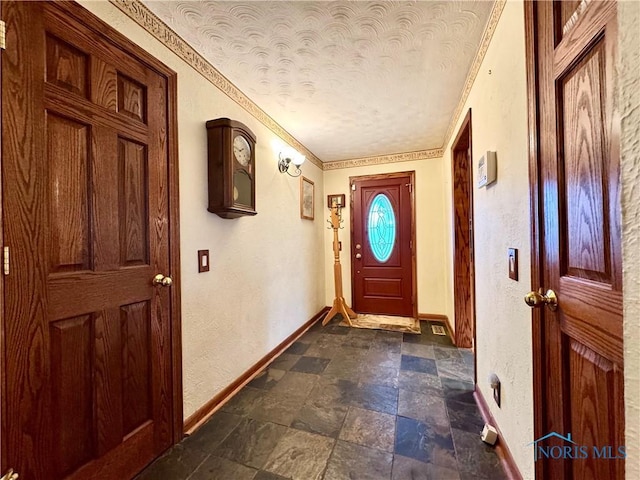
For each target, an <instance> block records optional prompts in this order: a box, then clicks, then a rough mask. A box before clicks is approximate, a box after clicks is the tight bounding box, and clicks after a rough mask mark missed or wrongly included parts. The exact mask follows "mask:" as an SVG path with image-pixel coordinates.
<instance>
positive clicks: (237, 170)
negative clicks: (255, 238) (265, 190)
mask: <svg viewBox="0 0 640 480" xmlns="http://www.w3.org/2000/svg"><path fill="white" fill-rule="evenodd" d="M207 141H208V147H209V207H208V210H209V211H210V212H213V213H215V214H217V215H219V216H221V217H222V218H237V217H241V216H244V215H255V214H256V213H257V212H256V172H255V164H256V153H255V147H256V136H255V135H254V134H253V132H251V130H249V128H248V127H247V126H246V125H244V124H242V123H240V122H237V121H235V120H230V119H228V118H217V119H215V120H209V121H208V122H207Z"/></svg>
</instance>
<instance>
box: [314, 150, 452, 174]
mask: <svg viewBox="0 0 640 480" xmlns="http://www.w3.org/2000/svg"><path fill="white" fill-rule="evenodd" d="M442 156H443V150H442V149H441V148H436V149H433V150H418V151H417V152H405V153H393V154H391V155H377V156H375V157H363V158H353V159H350V160H337V161H334V162H324V170H338V169H341V168H353V167H366V166H369V165H382V164H385V163H399V162H410V161H412V160H428V159H430V158H440V157H442Z"/></svg>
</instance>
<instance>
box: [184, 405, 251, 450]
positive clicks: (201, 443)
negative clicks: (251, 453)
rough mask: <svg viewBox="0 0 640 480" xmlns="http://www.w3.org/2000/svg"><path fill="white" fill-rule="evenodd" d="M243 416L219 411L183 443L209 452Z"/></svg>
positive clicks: (188, 446) (187, 446)
mask: <svg viewBox="0 0 640 480" xmlns="http://www.w3.org/2000/svg"><path fill="white" fill-rule="evenodd" d="M242 418H243V417H241V416H240V415H234V414H232V413H227V412H223V411H219V412H217V413H216V414H215V415H213V417H211V418H210V419H209V420H208V421H207V422H206V423H205V424H203V425H202V426H201V427H200V428H198V429H197V430H196V431H195V432H193V433H192V434H191V435H189V436H188V437H187V438H185V439H184V440H183V441H182V443H181V444H182V445H183V446H185V447H186V448H191V449H198V450H201V451H203V452H205V453H207V454H209V453H211V452H213V451H214V450H215V449H216V447H217V446H218V445H220V443H222V441H223V440H224V439H225V438H226V437H227V435H229V433H231V431H233V429H234V428H236V427H237V426H238V424H239V423H240V422H241V421H242Z"/></svg>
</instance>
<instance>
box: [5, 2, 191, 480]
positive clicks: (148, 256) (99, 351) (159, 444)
mask: <svg viewBox="0 0 640 480" xmlns="http://www.w3.org/2000/svg"><path fill="white" fill-rule="evenodd" d="M1 7H2V18H3V20H5V21H6V23H7V27H8V28H7V32H8V34H7V50H6V51H4V52H3V53H2V60H1V62H2V64H1V65H2V73H3V77H2V79H3V82H2V105H1V106H2V113H3V133H2V176H3V179H2V180H3V182H2V206H1V210H0V213H2V215H3V217H2V221H3V223H2V225H3V229H2V230H3V237H4V245H6V246H8V247H9V248H10V249H11V256H10V258H11V271H10V274H9V275H8V276H4V278H3V281H2V299H0V302H2V303H0V305H1V307H2V311H3V322H2V352H3V355H2V375H3V376H2V399H3V401H2V414H3V422H2V428H3V429H2V446H3V447H2V470H3V471H4V470H6V469H7V468H9V467H12V468H15V469H17V470H18V473H20V475H21V477H25V478H34V479H37V478H54V477H62V476H65V477H69V478H87V477H92V476H93V477H95V475H100V476H101V478H112V477H117V478H121V477H122V476H127V475H128V473H127V472H129V470H128V467H127V465H133V464H136V462H137V463H138V464H139V462H140V459H141V458H149V460H150V459H152V458H153V457H154V456H156V455H157V454H158V453H159V452H161V451H162V450H163V449H165V448H167V447H168V446H169V445H170V444H171V443H173V442H175V441H176V440H177V439H179V438H181V437H182V381H181V353H180V291H179V285H180V279H179V229H178V226H179V223H178V222H179V220H178V218H179V216H178V213H179V212H178V192H177V187H178V184H177V178H178V177H177V175H178V172H177V144H176V139H177V136H176V115H177V111H176V75H175V73H174V72H172V71H171V70H169V69H168V68H167V67H165V66H164V65H163V64H161V63H160V62H158V61H157V60H155V59H154V58H153V57H151V56H150V55H149V54H147V53H146V52H144V51H143V50H142V49H141V48H139V47H137V46H136V45H134V44H133V43H131V42H130V41H129V40H127V39H126V38H125V37H124V36H122V35H121V34H119V33H118V32H116V31H114V30H113V29H112V28H110V27H109V26H108V25H106V24H104V23H103V22H102V21H100V20H98V19H97V18H96V17H94V16H93V15H91V14H90V13H88V12H87V11H86V10H85V9H83V8H82V7H80V6H79V5H77V4H74V3H70V2H69V3H68V2H56V3H54V2H47V3H46V4H38V3H35V2H34V3H31V2H7V1H3V2H2V4H1ZM45 32H46V33H45ZM147 158H152V159H159V160H160V161H150V162H148V163H147V162H146V160H145V159H147ZM45 159H46V161H44V160H45ZM113 165H119V166H118V167H117V168H112V166H113ZM156 270H162V271H163V273H165V274H171V275H172V277H173V281H174V283H173V287H172V290H171V291H166V290H165V291H158V290H157V289H153V287H151V284H150V281H149V280H150V278H152V277H153V274H154V273H156ZM5 295H6V296H5ZM114 302H115V303H114ZM25 322H26V323H25ZM116 325H118V327H117V328H116ZM145 350H149V351H154V352H156V353H158V354H159V355H161V356H162V359H163V360H162V362H163V363H162V364H160V365H153V364H152V360H153V359H151V358H146V357H145V355H146V354H145V355H143V356H140V353H141V352H144V351H145ZM116 352H121V354H120V353H118V354H116ZM25 366H28V368H26V369H25ZM160 368H162V370H160ZM147 376H148V377H149V378H150V379H151V383H152V384H154V385H162V386H161V387H160V388H161V392H162V393H161V397H162V398H161V397H159V396H157V395H156V394H155V393H152V392H151V391H149V390H147V387H145V386H144V385H146V384H147V380H146V377H147ZM119 379H120V380H119ZM154 388H155V387H154ZM154 391H155V390H154ZM90 404H93V407H88V405H90ZM123 405H128V408H122V407H123ZM52 412H55V413H54V414H52ZM148 418H154V419H157V420H154V422H156V423H155V425H156V426H155V427H154V428H153V429H148V428H147V427H146V425H147V423H148ZM158 422H159V423H158ZM52 432H54V433H55V434H56V436H57V439H54V438H53V436H52ZM118 444H120V445H123V446H124V447H125V448H123V449H115V448H114V447H115V446H116V445H118ZM43 452H46V454H45V453H43ZM148 455H151V456H150V457H147V456H148ZM92 457H96V458H98V457H100V458H102V459H103V461H101V463H100V465H98V464H93V465H95V466H91V465H89V464H88V466H85V467H81V468H79V469H78V466H80V465H83V464H85V463H86V462H87V460H90V458H92ZM136 457H137V458H136Z"/></svg>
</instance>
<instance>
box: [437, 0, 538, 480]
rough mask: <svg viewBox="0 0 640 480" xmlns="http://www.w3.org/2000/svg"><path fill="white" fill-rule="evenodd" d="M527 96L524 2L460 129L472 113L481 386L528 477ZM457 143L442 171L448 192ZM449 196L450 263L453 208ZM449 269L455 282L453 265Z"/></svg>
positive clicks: (499, 33)
mask: <svg viewBox="0 0 640 480" xmlns="http://www.w3.org/2000/svg"><path fill="white" fill-rule="evenodd" d="M526 93H527V90H526V64H525V47H524V9H523V4H522V2H507V4H506V6H505V8H504V10H503V12H502V16H501V17H500V21H499V23H498V25H497V27H496V30H495V33H494V36H493V39H492V41H491V44H490V46H489V49H488V51H487V53H486V56H485V58H484V61H483V64H482V66H481V68H480V71H479V73H478V76H477V78H476V80H475V83H474V85H473V87H472V89H471V92H470V94H469V97H468V99H467V102H466V105H465V108H464V110H463V112H462V113H461V115H460V118H459V119H458V121H457V126H456V129H455V132H457V131H458V129H459V127H460V124H461V123H462V120H463V119H464V116H465V115H466V112H467V110H468V108H471V109H472V113H471V123H472V135H473V152H472V154H473V163H474V172H473V175H474V188H473V195H474V225H475V264H476V314H477V318H476V325H477V327H476V329H477V343H476V346H477V362H478V363H477V365H478V372H477V374H478V376H477V378H478V386H479V388H480V390H481V391H482V394H483V396H484V398H485V399H487V402H488V404H489V408H490V409H491V413H492V414H493V416H494V418H495V420H496V422H497V423H498V425H499V426H500V429H501V431H502V433H503V435H504V437H505V440H506V441H507V444H508V445H509V447H510V450H511V453H512V454H513V456H514V459H515V461H516V463H517V464H518V467H519V469H520V471H521V473H522V475H523V476H524V478H533V475H534V474H533V452H532V450H531V447H527V446H526V445H527V444H528V443H529V442H531V441H532V439H533V394H532V381H533V376H532V375H533V374H532V369H533V367H532V349H531V312H530V311H529V308H528V307H527V306H526V305H525V303H524V302H523V300H522V299H523V297H524V295H525V294H526V293H527V292H528V291H529V289H530V263H531V260H530V258H531V257H530V253H531V251H530V240H529V238H530V233H529V232H530V219H529V175H528V161H529V160H528V143H527V142H528V140H527V139H528V136H527V103H526ZM454 137H455V134H454ZM451 143H452V140H451V141H450V142H449V144H448V145H447V147H446V150H445V166H444V169H443V170H444V172H445V174H446V179H447V181H446V183H447V186H446V189H447V191H449V190H450V188H451V176H450V174H449V172H451V153H450V152H451ZM487 150H492V151H496V152H497V163H498V176H497V178H498V179H497V182H496V183H495V184H493V185H491V186H489V187H485V188H480V189H479V188H478V187H477V180H478V171H477V164H478V160H479V159H480V157H481V156H482V155H483V154H485V153H486V151H487ZM445 198H446V200H447V218H448V219H449V225H448V227H447V232H448V234H449V241H448V246H449V249H448V252H447V254H446V258H447V259H451V258H452V255H453V254H452V246H451V245H452V243H451V238H452V231H453V226H452V224H451V223H450V221H451V214H452V207H451V199H450V197H449V196H446V197H445ZM509 247H514V248H517V249H518V253H519V259H518V263H519V266H520V268H519V270H520V272H519V278H520V280H519V281H517V282H516V281H513V280H511V279H509V276H508V257H507V249H508V248H509ZM448 269H449V277H448V278H451V272H452V269H453V265H452V263H451V262H450V263H449V265H448ZM450 282H451V280H450ZM449 288H450V290H449V294H450V295H451V293H450V292H451V290H452V286H451V284H449ZM449 305H452V301H451V300H450V301H449ZM449 314H451V312H449ZM491 372H495V373H496V374H497V375H498V377H500V380H501V381H502V406H501V408H498V406H497V405H496V404H495V403H494V402H493V400H492V395H491V392H492V391H491V388H490V387H489V384H488V382H487V377H488V375H489V374H490V373H491Z"/></svg>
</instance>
